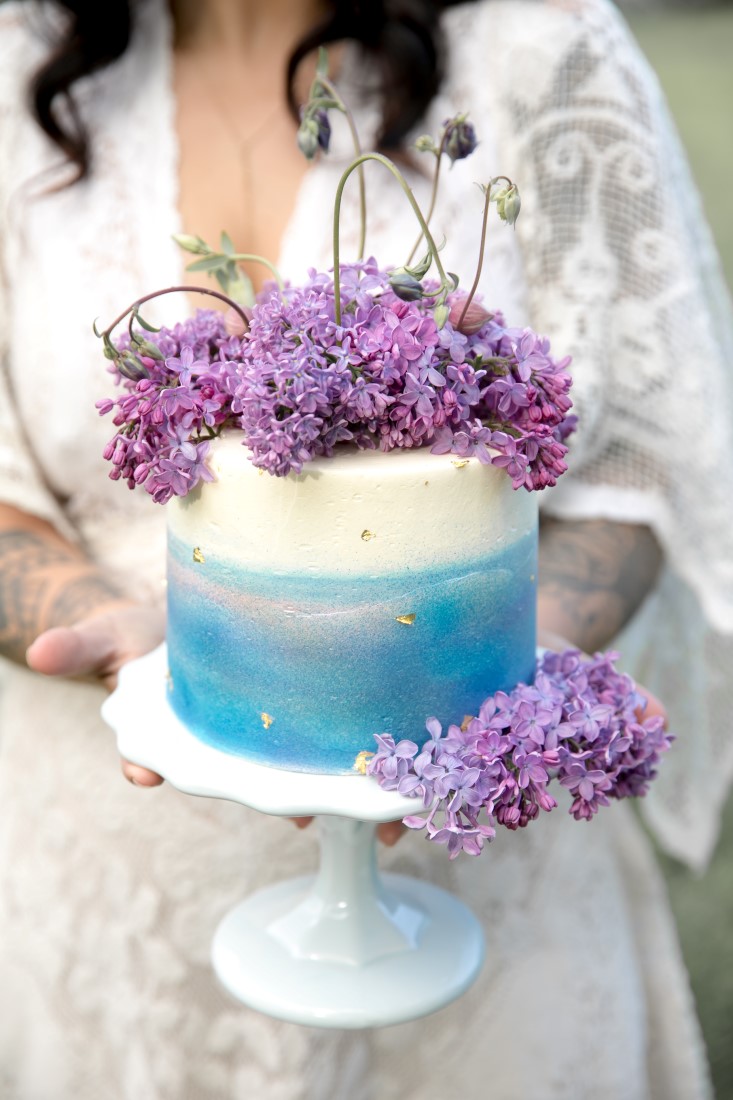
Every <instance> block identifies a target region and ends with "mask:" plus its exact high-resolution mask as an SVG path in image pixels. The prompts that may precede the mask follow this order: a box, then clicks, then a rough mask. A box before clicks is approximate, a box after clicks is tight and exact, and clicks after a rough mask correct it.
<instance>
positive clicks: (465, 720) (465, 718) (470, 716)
mask: <svg viewBox="0 0 733 1100" xmlns="http://www.w3.org/2000/svg"><path fill="white" fill-rule="evenodd" d="M473 719H474V715H473V714H464V715H463V721H462V722H461V730H462V731H463V732H464V733H465V732H466V730H467V729H468V727H469V726H470V725H471V722H473Z"/></svg>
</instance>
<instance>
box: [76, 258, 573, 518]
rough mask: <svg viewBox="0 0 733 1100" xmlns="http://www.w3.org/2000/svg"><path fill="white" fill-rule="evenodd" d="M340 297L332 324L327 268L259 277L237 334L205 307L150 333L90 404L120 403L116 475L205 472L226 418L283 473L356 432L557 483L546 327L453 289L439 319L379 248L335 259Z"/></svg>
mask: <svg viewBox="0 0 733 1100" xmlns="http://www.w3.org/2000/svg"><path fill="white" fill-rule="evenodd" d="M341 301H342V323H341V324H337V323H336V321H335V316H334V286H333V279H332V277H331V276H330V275H328V274H321V273H317V272H311V273H310V277H309V280H308V282H307V283H306V284H305V285H304V286H300V287H288V288H286V290H285V291H284V292H283V293H282V294H281V293H280V292H279V291H278V290H277V289H276V288H274V287H270V288H268V289H267V290H266V291H265V292H263V294H262V295H261V296H260V298H259V300H258V303H257V305H256V307H255V309H254V311H253V315H252V320H251V324H250V328H249V330H248V331H247V332H245V333H244V334H243V335H242V336H241V338H237V337H227V335H226V331H225V329H224V325H223V321H222V320H221V319H220V318H219V316H218V315H217V314H215V313H212V312H210V311H209V312H205V311H201V312H199V313H198V314H197V316H196V317H195V318H194V319H193V320H190V321H186V322H184V323H183V324H180V325H177V326H176V327H175V328H174V329H172V330H171V329H162V330H160V332H158V333H154V334H151V335H150V342H151V343H152V344H154V345H155V346H156V347H157V348H158V349H159V352H160V354H161V355H162V359H153V358H146V357H145V355H144V354H142V353H141V354H140V356H139V359H140V361H141V362H142V364H143V366H144V368H145V373H146V374H147V377H143V378H140V379H127V378H125V379H123V384H124V386H125V388H126V391H127V392H126V393H125V394H124V395H123V396H122V397H120V398H118V400H117V401H114V402H113V401H111V400H107V401H101V402H99V403H98V408H99V410H100V412H101V413H102V414H105V413H108V412H110V411H112V410H114V411H115V416H114V423H115V425H116V427H117V429H118V431H117V434H116V435H115V437H114V438H113V439H112V440H111V441H110V443H109V444H108V447H107V450H106V452H105V457H107V458H108V459H110V460H111V461H112V463H113V466H114V469H113V471H112V473H111V476H112V477H116V478H125V479H126V480H127V482H128V484H129V485H130V486H131V487H134V486H135V485H138V484H141V485H144V487H145V488H146V489H147V491H148V492H150V493H151V494H152V495H153V497H154V499H155V500H157V501H160V502H164V501H165V500H167V499H168V498H169V497H170V496H171V495H172V494H176V495H183V494H184V493H186V492H187V491H189V490H190V489H191V488H193V487H194V485H195V484H196V483H197V482H198V480H200V479H207V478H208V477H210V475H209V474H208V472H207V470H206V466H205V458H206V451H207V449H208V440H209V439H211V438H213V437H214V436H216V435H218V434H219V432H220V431H221V429H222V427H224V426H232V427H236V428H238V429H241V430H242V432H243V435H244V438H243V442H244V443H245V444H246V446H247V447H248V448H249V449H250V451H251V452H252V461H253V463H254V464H255V465H256V466H259V467H261V468H263V469H266V470H268V471H269V472H270V473H272V474H276V475H279V476H282V475H285V474H287V473H289V472H290V471H291V470H292V471H295V472H296V473H298V472H300V471H301V470H302V468H303V466H304V464H305V463H307V462H308V461H310V460H311V459H312V458H314V457H316V456H319V455H332V454H333V452H334V447H335V446H336V444H338V443H341V442H351V443H354V444H356V446H358V447H361V448H373V447H380V448H381V449H382V450H385V451H389V450H392V449H394V448H396V447H420V446H431V447H432V449H433V451H435V452H438V453H453V454H456V455H457V456H459V457H461V458H466V457H470V456H473V455H475V456H476V457H477V458H478V459H479V460H480V461H481V462H483V463H486V464H489V463H491V464H493V465H496V466H500V467H504V468H505V469H506V471H507V473H508V474H509V476H510V477H511V479H512V482H513V484H514V487H515V488H519V487H521V486H524V487H525V488H526V489H543V488H545V486H548V485H554V484H555V482H556V480H557V478H558V477H559V476H560V475H561V474H562V473H563V472H564V470H565V469H566V465H565V462H564V457H565V454H566V452H567V447H566V446H565V442H564V440H565V439H566V437H567V435H568V434H569V433H570V432H571V431H572V430H573V428H574V426H575V417H573V416H569V415H568V411H569V409H570V399H569V397H568V391H569V389H570V384H571V382H570V375H569V374H568V373H567V371H566V369H565V368H566V367H567V365H568V362H569V360H567V359H564V360H562V361H559V362H558V361H555V360H554V359H553V358H552V357H551V355H550V348H549V343H548V341H547V340H546V339H544V338H542V337H539V336H537V335H535V334H534V333H533V332H531V331H530V330H529V329H516V328H509V327H507V326H506V325H505V323H504V320H503V317H502V316H501V314H499V313H496V314H493V315H492V314H490V313H488V312H487V311H485V310H483V309H481V307H478V306H477V305H476V303H472V304H471V307H470V315H469V314H468V313H467V315H466V317H463V316H462V315H463V313H464V310H463V305H464V302H465V299H464V298H461V297H460V296H458V295H453V296H452V297H451V298H449V301H448V304H449V306H450V315H449V319H448V320H447V321H446V323H445V324H444V326H443V327H442V328H440V329H439V328H438V327H437V325H436V323H435V320H434V318H433V313H432V308H431V299H430V292H429V290H428V293H427V294H426V297H425V298H423V299H422V300H421V301H415V302H407V301H404V300H403V299H401V298H400V297H398V296H397V295H396V294H395V293H394V292H393V290H392V289H391V288H390V276H389V273H388V272H386V271H383V270H380V269H379V268H378V266H377V264H376V262H375V261H374V260H369V261H367V262H365V263H359V264H351V265H345V266H344V267H343V268H342V269H341Z"/></svg>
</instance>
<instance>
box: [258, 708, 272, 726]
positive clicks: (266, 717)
mask: <svg viewBox="0 0 733 1100" xmlns="http://www.w3.org/2000/svg"><path fill="white" fill-rule="evenodd" d="M260 718H261V719H262V725H263V726H264V727H265V729H266V730H269V728H270V726H271V725H272V723H273V722H274V721H275V719H274V718H273V717H272V715H271V714H268V713H267V711H265V710H263V712H262V714H261V715H260Z"/></svg>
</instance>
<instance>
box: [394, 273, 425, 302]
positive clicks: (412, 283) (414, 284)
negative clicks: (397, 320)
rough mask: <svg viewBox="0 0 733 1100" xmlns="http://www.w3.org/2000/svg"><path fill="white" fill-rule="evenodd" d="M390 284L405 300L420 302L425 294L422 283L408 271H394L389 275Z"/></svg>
mask: <svg viewBox="0 0 733 1100" xmlns="http://www.w3.org/2000/svg"><path fill="white" fill-rule="evenodd" d="M389 285H390V287H391V288H392V290H393V291H394V292H395V294H396V295H397V297H398V298H401V299H402V301H403V302H419V301H420V300H421V298H422V296H423V289H422V286H421V284H420V283H419V282H418V280H417V279H416V278H415V276H414V275H410V274H409V273H408V272H407V271H393V272H392V274H391V275H390V277H389Z"/></svg>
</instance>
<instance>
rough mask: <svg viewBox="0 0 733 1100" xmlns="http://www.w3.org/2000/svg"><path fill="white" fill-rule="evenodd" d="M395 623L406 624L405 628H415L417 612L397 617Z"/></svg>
mask: <svg viewBox="0 0 733 1100" xmlns="http://www.w3.org/2000/svg"><path fill="white" fill-rule="evenodd" d="M395 622H398V623H404V624H405V626H413V625H414V623H415V612H414V611H411V612H410V614H409V615H395Z"/></svg>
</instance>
